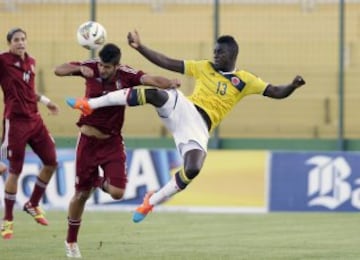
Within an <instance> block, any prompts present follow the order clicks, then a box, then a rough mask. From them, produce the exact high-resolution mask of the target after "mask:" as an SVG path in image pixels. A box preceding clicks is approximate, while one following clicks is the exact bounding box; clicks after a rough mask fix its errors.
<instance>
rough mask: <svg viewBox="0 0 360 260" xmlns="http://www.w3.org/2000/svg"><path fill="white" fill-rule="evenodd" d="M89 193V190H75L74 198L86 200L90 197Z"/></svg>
mask: <svg viewBox="0 0 360 260" xmlns="http://www.w3.org/2000/svg"><path fill="white" fill-rule="evenodd" d="M90 195H91V191H77V192H76V194H75V197H74V199H75V200H78V201H81V202H86V201H87V200H88V199H89V198H90Z"/></svg>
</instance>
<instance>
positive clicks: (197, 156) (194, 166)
mask: <svg viewBox="0 0 360 260" xmlns="http://www.w3.org/2000/svg"><path fill="white" fill-rule="evenodd" d="M205 158H206V152H205V151H203V150H199V149H193V150H189V151H188V152H186V154H185V156H184V167H183V168H181V169H180V170H179V171H178V172H176V173H175V175H174V177H173V178H171V179H170V181H169V182H168V183H167V184H165V186H164V187H162V188H161V189H160V190H158V191H157V192H153V191H150V192H148V193H147V194H146V195H145V197H144V200H143V203H142V204H141V205H140V206H139V207H138V208H137V209H136V210H135V213H134V215H133V221H134V222H135V223H138V222H140V221H142V220H143V219H144V218H145V217H146V216H147V214H148V213H150V212H151V211H152V209H153V208H154V206H156V205H158V204H160V203H162V202H164V201H166V200H168V199H169V198H170V197H172V196H173V195H175V194H176V193H178V192H180V191H182V190H184V189H185V188H186V187H187V186H188V185H189V184H190V182H191V181H192V180H193V179H194V178H195V177H196V176H197V175H198V174H199V172H200V170H201V168H202V166H203V163H204V160H205Z"/></svg>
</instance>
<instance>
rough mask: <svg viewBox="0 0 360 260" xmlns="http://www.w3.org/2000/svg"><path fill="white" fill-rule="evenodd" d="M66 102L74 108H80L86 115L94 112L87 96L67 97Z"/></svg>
mask: <svg viewBox="0 0 360 260" xmlns="http://www.w3.org/2000/svg"><path fill="white" fill-rule="evenodd" d="M66 103H67V104H68V105H69V106H70V107H72V108H73V109H79V110H80V111H81V112H82V114H83V115H84V116H88V115H91V114H92V112H93V109H92V108H91V107H90V105H89V102H88V99H87V98H67V99H66Z"/></svg>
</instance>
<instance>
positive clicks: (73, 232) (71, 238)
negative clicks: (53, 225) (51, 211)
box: [66, 218, 81, 243]
mask: <svg viewBox="0 0 360 260" xmlns="http://www.w3.org/2000/svg"><path fill="white" fill-rule="evenodd" d="M80 225H81V219H80V220H74V219H70V218H68V232H67V237H66V242H68V243H73V242H77V236H78V233H79V229H80Z"/></svg>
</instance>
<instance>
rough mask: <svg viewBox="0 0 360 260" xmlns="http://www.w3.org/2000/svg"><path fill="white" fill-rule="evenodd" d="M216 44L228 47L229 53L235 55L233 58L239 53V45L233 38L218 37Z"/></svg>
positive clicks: (228, 36)
mask: <svg viewBox="0 0 360 260" xmlns="http://www.w3.org/2000/svg"><path fill="white" fill-rule="evenodd" d="M216 43H219V44H226V45H227V46H229V47H230V49H231V52H232V53H233V54H234V55H235V57H236V56H237V55H238V53H239V45H238V44H237V42H236V40H235V39H234V37H232V36H230V35H223V36H220V37H219V38H217V40H216Z"/></svg>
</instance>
